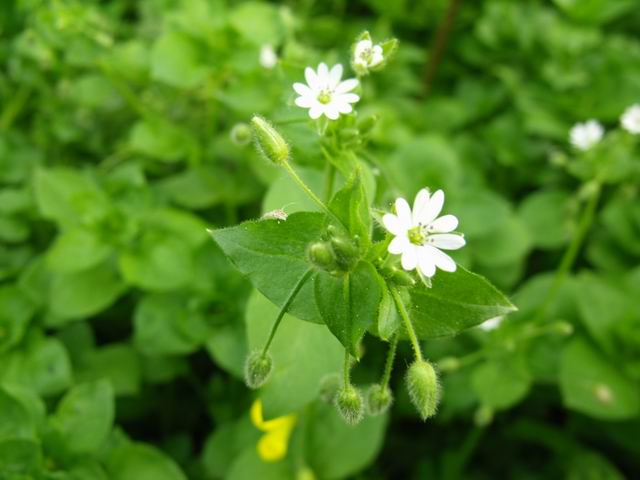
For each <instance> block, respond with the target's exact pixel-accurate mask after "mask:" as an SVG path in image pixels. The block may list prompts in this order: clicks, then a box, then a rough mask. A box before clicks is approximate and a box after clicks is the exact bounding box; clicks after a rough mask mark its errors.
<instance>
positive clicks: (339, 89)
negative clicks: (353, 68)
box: [334, 78, 358, 93]
mask: <svg viewBox="0 0 640 480" xmlns="http://www.w3.org/2000/svg"><path fill="white" fill-rule="evenodd" d="M357 86H358V80H357V79H356V78H348V79H347V80H345V81H344V82H340V83H339V84H338V86H336V88H335V90H334V92H335V93H347V92H350V91H351V90H353V89H354V88H356V87H357Z"/></svg>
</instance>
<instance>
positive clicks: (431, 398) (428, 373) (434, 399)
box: [407, 360, 440, 420]
mask: <svg viewBox="0 0 640 480" xmlns="http://www.w3.org/2000/svg"><path fill="white" fill-rule="evenodd" d="M407 388H408V390H409V397H410V398H411V402H412V403H413V405H414V406H415V407H416V409H417V410H418V413H419V414H420V417H421V418H422V419H423V420H426V419H427V418H429V417H432V416H433V415H435V413H436V410H437V408H438V402H439V401H440V384H439V383H438V374H437V373H436V371H435V369H434V368H433V365H431V363H429V362H428V361H426V360H415V361H414V362H413V363H412V364H411V366H410V367H409V370H408V371H407Z"/></svg>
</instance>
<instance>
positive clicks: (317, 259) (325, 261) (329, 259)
mask: <svg viewBox="0 0 640 480" xmlns="http://www.w3.org/2000/svg"><path fill="white" fill-rule="evenodd" d="M308 255H309V260H311V263H313V264H314V265H316V266H317V267H320V268H323V269H329V268H331V267H332V266H333V265H334V264H335V261H336V258H335V256H334V254H333V249H332V248H331V246H330V245H329V244H328V243H327V242H314V243H312V244H311V245H309V250H308Z"/></svg>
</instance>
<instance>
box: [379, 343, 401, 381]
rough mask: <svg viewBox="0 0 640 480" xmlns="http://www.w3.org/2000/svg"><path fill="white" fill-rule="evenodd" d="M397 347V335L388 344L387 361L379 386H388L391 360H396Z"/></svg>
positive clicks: (391, 367)
mask: <svg viewBox="0 0 640 480" xmlns="http://www.w3.org/2000/svg"><path fill="white" fill-rule="evenodd" d="M397 346H398V334H396V335H394V336H393V339H392V340H391V342H390V343H389V351H388V352H387V360H386V362H385V364H384V373H383V374H382V380H380V385H382V386H383V387H384V386H386V385H389V380H390V379H391V370H392V369H393V360H394V359H395V358H396V347H397Z"/></svg>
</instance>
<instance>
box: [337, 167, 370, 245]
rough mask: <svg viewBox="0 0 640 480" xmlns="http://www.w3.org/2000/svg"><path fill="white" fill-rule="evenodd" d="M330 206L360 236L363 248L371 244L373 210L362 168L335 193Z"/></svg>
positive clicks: (354, 233) (349, 228)
mask: <svg viewBox="0 0 640 480" xmlns="http://www.w3.org/2000/svg"><path fill="white" fill-rule="evenodd" d="M329 208H330V209H331V211H332V212H333V213H335V214H336V216H337V217H338V218H339V219H340V220H341V221H342V223H343V224H344V225H345V226H346V227H347V229H348V230H349V233H351V235H354V236H355V235H357V236H358V237H359V238H360V246H361V247H362V248H363V249H366V248H367V247H368V246H369V245H370V244H371V240H370V237H371V212H370V211H369V202H368V200H367V195H366V193H365V188H364V184H363V183H362V178H361V170H360V169H357V170H356V172H355V174H354V175H353V177H351V179H350V180H349V182H348V183H347V185H345V187H344V188H343V189H342V190H339V191H338V192H337V193H336V194H335V195H334V197H333V199H332V200H331V203H330V204H329Z"/></svg>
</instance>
